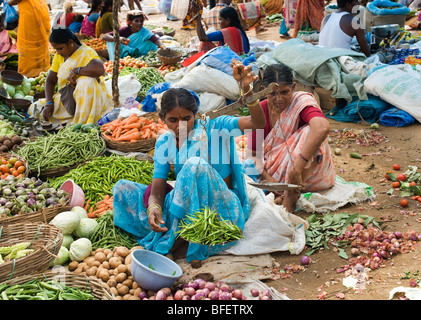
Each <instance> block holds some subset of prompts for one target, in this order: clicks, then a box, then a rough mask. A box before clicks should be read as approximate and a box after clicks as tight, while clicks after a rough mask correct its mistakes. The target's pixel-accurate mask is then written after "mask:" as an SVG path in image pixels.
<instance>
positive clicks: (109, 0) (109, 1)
mask: <svg viewBox="0 0 421 320" xmlns="http://www.w3.org/2000/svg"><path fill="white" fill-rule="evenodd" d="M110 6H111V7H112V6H113V0H105V1H104V5H103V6H102V9H101V13H100V16H101V17H102V16H103V15H104V13H106V12H108V8H109V7H110Z"/></svg>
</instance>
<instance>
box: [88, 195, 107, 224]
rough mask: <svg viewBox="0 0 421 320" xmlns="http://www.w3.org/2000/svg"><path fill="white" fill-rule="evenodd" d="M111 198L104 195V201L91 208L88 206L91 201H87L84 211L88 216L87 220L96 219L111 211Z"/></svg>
mask: <svg viewBox="0 0 421 320" xmlns="http://www.w3.org/2000/svg"><path fill="white" fill-rule="evenodd" d="M113 199H114V197H113V196H111V197H110V196H109V195H108V194H107V195H105V197H104V199H102V200H100V201H98V202H97V203H96V204H94V205H93V206H91V207H90V206H89V204H90V202H91V199H88V201H86V204H85V207H84V209H85V211H86V212H87V214H88V218H98V217H99V216H101V215H103V214H104V213H105V212H107V211H109V210H113Z"/></svg>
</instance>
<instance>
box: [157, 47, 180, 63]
mask: <svg viewBox="0 0 421 320" xmlns="http://www.w3.org/2000/svg"><path fill="white" fill-rule="evenodd" d="M161 53H165V54H164V55H162V54H161ZM156 54H157V56H158V58H159V60H161V62H162V63H163V64H165V65H173V64H176V63H177V62H179V61H180V60H181V56H182V55H183V54H182V53H181V52H180V51H177V50H171V49H167V50H165V51H163V50H162V49H160V50H158V51H157V53H156Z"/></svg>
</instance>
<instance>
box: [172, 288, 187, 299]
mask: <svg viewBox="0 0 421 320" xmlns="http://www.w3.org/2000/svg"><path fill="white" fill-rule="evenodd" d="M185 295H186V292H185V291H183V290H178V291H177V292H176V293H175V294H174V299H175V300H183V297H184V296H185Z"/></svg>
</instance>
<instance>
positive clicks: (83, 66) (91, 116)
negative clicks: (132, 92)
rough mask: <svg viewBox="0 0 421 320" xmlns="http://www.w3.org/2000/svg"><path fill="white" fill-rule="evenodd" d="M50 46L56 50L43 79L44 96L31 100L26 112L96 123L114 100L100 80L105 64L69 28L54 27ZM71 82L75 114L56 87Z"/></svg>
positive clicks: (58, 121)
mask: <svg viewBox="0 0 421 320" xmlns="http://www.w3.org/2000/svg"><path fill="white" fill-rule="evenodd" d="M50 43H51V46H52V47H53V48H54V49H55V50H56V51H57V53H56V54H55V56H54V58H53V62H52V65H51V68H50V70H49V72H48V76H47V79H46V82H45V99H40V100H38V101H37V102H35V103H33V104H32V105H31V106H30V108H29V110H28V113H29V114H30V115H37V116H40V117H41V115H42V117H43V118H44V120H48V121H50V122H52V123H56V124H64V123H66V124H67V125H73V124H76V123H83V124H86V123H97V122H98V120H99V119H100V118H101V116H103V115H104V114H105V113H107V112H109V111H111V109H112V108H113V100H112V97H111V95H110V94H109V93H108V91H107V88H106V86H105V82H104V80H103V77H102V75H103V74H104V72H105V70H104V65H103V63H102V61H101V59H100V57H99V56H98V54H97V53H96V52H95V50H93V49H92V48H90V47H88V46H86V45H83V44H81V43H80V42H79V40H78V38H77V37H76V36H75V34H74V33H73V32H72V31H70V30H69V29H68V28H66V29H62V28H56V29H53V30H52V32H51V35H50ZM68 83H69V84H70V85H71V86H73V87H74V92H73V97H74V100H75V102H76V108H75V110H74V114H71V113H72V112H69V111H68V109H67V108H66V107H65V105H64V104H63V102H62V100H61V94H60V92H57V93H54V89H55V86H56V84H58V86H59V89H60V88H63V87H64V86H66V84H68Z"/></svg>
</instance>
